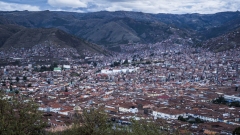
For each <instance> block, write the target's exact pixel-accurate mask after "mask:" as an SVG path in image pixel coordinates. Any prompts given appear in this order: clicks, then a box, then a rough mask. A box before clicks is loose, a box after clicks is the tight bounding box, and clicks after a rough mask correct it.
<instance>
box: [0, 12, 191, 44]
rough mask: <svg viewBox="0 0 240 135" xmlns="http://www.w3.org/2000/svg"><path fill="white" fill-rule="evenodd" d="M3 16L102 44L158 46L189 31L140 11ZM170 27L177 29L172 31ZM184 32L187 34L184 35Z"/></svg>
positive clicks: (31, 13) (19, 22)
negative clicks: (156, 44)
mask: <svg viewBox="0 0 240 135" xmlns="http://www.w3.org/2000/svg"><path fill="white" fill-rule="evenodd" d="M0 16H2V17H5V18H7V19H8V20H11V21H13V22H14V23H16V24H19V25H22V26H25V27H30V28H58V29H61V30H64V31H65V32H67V33H70V34H72V35H75V36H77V37H80V38H83V39H86V40H87V41H91V42H94V43H97V44H101V45H115V44H121V43H128V42H142V43H155V42H159V41H163V40H165V39H166V38H168V37H170V36H171V35H173V34H175V35H178V36H179V37H184V38H185V37H186V36H188V35H189V34H190V33H192V32H191V31H190V32H189V31H188V30H186V29H181V28H176V27H173V26H170V25H168V24H164V23H162V22H161V21H158V20H157V18H155V17H154V16H153V15H152V14H146V13H140V12H125V11H118V12H95V13H67V12H52V11H51V12H50V11H41V12H27V11H24V12H0ZM171 28H175V29H178V31H175V32H172V31H171ZM183 33H185V34H183Z"/></svg>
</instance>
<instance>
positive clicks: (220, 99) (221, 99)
mask: <svg viewBox="0 0 240 135" xmlns="http://www.w3.org/2000/svg"><path fill="white" fill-rule="evenodd" d="M212 102H213V103H214V104H224V105H228V106H230V107H240V102H239V101H231V100H229V101H228V100H226V99H225V98H224V97H223V96H220V97H218V98H217V99H215V100H213V101H212Z"/></svg>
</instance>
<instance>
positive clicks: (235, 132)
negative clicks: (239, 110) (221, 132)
mask: <svg viewBox="0 0 240 135" xmlns="http://www.w3.org/2000/svg"><path fill="white" fill-rule="evenodd" d="M232 134H233V135H240V127H237V128H235V129H234V130H233V133H232Z"/></svg>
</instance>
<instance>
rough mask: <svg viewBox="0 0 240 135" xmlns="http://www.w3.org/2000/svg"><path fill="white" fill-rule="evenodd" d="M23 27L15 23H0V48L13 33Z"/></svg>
mask: <svg viewBox="0 0 240 135" xmlns="http://www.w3.org/2000/svg"><path fill="white" fill-rule="evenodd" d="M21 29H23V27H21V26H17V25H3V24H0V48H1V47H2V46H3V45H4V43H5V42H6V41H7V40H8V38H10V37H11V36H12V35H14V34H15V33H17V32H19V31H20V30H21Z"/></svg>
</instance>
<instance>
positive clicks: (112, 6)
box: [0, 0, 240, 14]
mask: <svg viewBox="0 0 240 135" xmlns="http://www.w3.org/2000/svg"><path fill="white" fill-rule="evenodd" d="M1 1H2V2H1ZM8 2H11V3H8ZM16 4H17V5H16ZM19 4H21V6H19ZM0 6H1V7H4V9H0V10H39V9H40V10H46V9H48V10H58V11H59V10H63V11H78V12H94V11H102V10H106V11H119V10H124V11H140V12H147V13H175V14H182V13H202V14H209V13H216V12H222V11H237V10H239V9H240V0H227V1H226V0H181V1H180V0H34V3H33V2H31V1H30V2H29V0H0Z"/></svg>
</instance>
